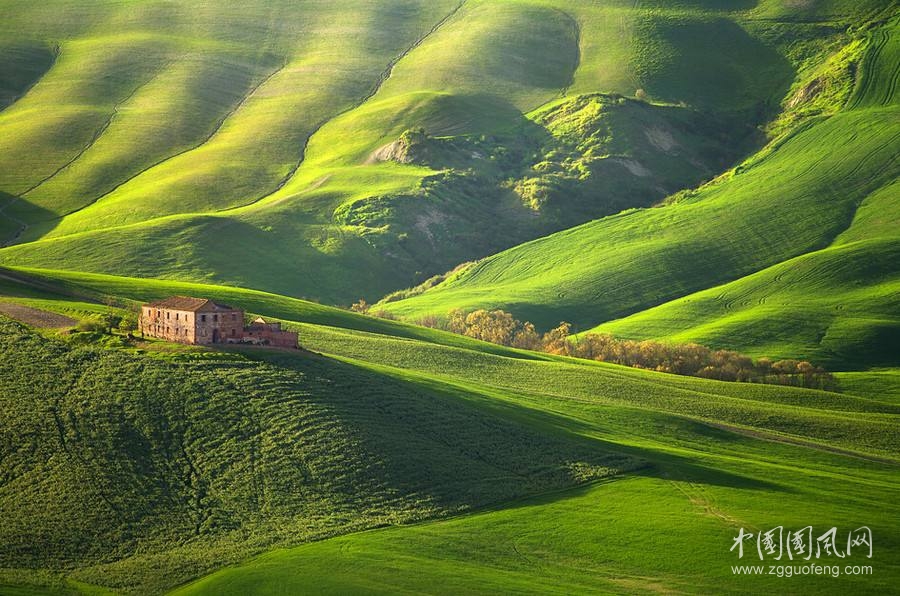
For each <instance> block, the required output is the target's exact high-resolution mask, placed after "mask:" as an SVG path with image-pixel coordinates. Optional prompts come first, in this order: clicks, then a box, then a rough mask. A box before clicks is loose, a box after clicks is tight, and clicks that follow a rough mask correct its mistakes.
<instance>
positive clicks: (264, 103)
mask: <svg viewBox="0 0 900 596" xmlns="http://www.w3.org/2000/svg"><path fill="white" fill-rule="evenodd" d="M78 8H79V3H78V2H75V1H73V0H68V1H62V0H58V1H56V2H53V3H51V4H48V5H47V7H45V8H24V7H18V10H17V8H16V7H13V6H10V10H9V12H15V13H16V15H15V17H14V18H11V19H9V20H8V21H7V22H6V24H5V25H4V27H3V28H0V40H3V39H8V40H9V44H10V46H9V47H10V48H16V47H21V44H23V43H26V42H27V43H29V44H35V43H37V42H36V41H35V38H38V39H39V40H41V43H44V44H45V45H51V46H52V47H56V46H58V47H59V56H58V58H57V59H56V62H55V63H54V64H53V65H52V67H50V69H49V70H47V71H46V72H44V73H43V75H42V76H41V77H40V78H39V79H38V80H37V81H36V83H34V80H33V77H34V76H35V75H34V74H32V75H31V77H32V79H29V78H28V76H29V75H28V73H29V72H33V71H29V70H28V68H29V66H28V64H30V62H28V61H29V60H35V61H38V62H39V59H38V58H37V57H35V58H32V57H31V56H32V54H23V52H21V51H18V50H16V51H13V50H12V49H11V50H10V53H9V56H10V60H16V62H15V63H14V64H13V67H14V68H16V69H17V70H16V72H19V71H23V73H22V74H21V75H17V77H16V78H15V80H16V81H20V83H18V84H19V86H20V87H21V88H22V89H23V90H24V89H26V88H27V89H28V93H27V94H25V95H24V96H22V97H19V98H18V100H17V101H16V102H15V103H13V104H12V105H10V106H9V107H7V108H6V110H4V111H3V112H2V113H0V130H2V131H3V132H4V134H3V135H2V137H3V139H4V140H3V142H2V143H3V144H2V145H0V149H2V151H0V153H3V157H2V158H0V159H2V160H4V161H2V162H0V191H3V192H4V193H6V194H7V195H9V196H8V197H7V199H5V200H4V203H6V205H2V204H0V222H2V225H0V232H2V233H3V234H5V237H6V242H7V243H16V244H17V245H16V246H14V247H12V248H10V249H9V250H2V251H0V262H3V263H5V264H13V265H27V266H37V267H45V268H54V269H63V268H77V269H80V270H87V271H92V272H98V273H113V274H117V275H126V276H131V275H140V276H144V277H147V276H151V277H178V278H180V279H182V280H185V281H194V280H198V279H199V280H208V281H215V282H216V283H227V284H236V285H243V286H251V287H256V288H260V289H265V290H268V291H274V292H278V293H285V294H291V295H297V296H307V297H311V298H316V299H320V300H325V301H328V302H331V303H341V304H349V303H350V302H352V301H353V300H355V299H356V298H358V297H359V296H365V297H367V298H368V299H369V300H370V301H373V300H375V299H377V298H379V297H381V296H383V295H384V294H387V293H388V292H390V291H393V290H397V289H400V288H403V287H406V286H409V285H412V284H415V283H417V282H420V281H422V280H424V279H425V278H427V277H429V276H431V275H433V274H436V273H441V272H443V271H446V270H448V269H450V268H452V267H453V266H455V265H456V264H458V263H460V262H463V261H466V260H470V259H472V258H477V257H483V256H485V255H487V254H490V253H493V252H497V251H499V250H502V249H504V248H508V247H510V246H512V245H515V244H518V243H520V242H523V241H526V240H530V239H533V238H536V237H538V236H543V235H545V234H547V233H549V232H552V231H556V230H559V229H562V228H565V227H569V226H571V225H575V224H578V223H582V222H584V221H587V220H589V219H592V218H595V217H599V216H602V215H607V214H610V213H614V212H616V211H618V210H620V209H622V208H627V207H642V206H646V205H648V204H651V203H653V202H655V201H658V200H661V199H663V198H664V197H665V196H666V195H667V194H669V193H671V192H674V191H677V190H680V189H683V188H689V187H691V186H694V185H696V184H697V183H699V182H702V181H703V180H706V179H709V178H711V177H712V176H714V175H715V174H716V173H718V172H720V171H721V170H723V169H725V168H727V167H728V166H729V165H732V164H733V163H734V162H735V161H736V160H737V159H738V158H739V157H741V156H742V155H746V153H747V152H749V151H750V150H751V149H752V148H753V147H754V146H756V145H758V144H759V139H758V138H754V137H752V135H751V134H750V133H751V132H752V131H753V126H754V125H756V124H759V123H760V122H761V120H762V119H764V118H766V117H768V116H771V115H772V114H773V113H774V111H775V106H777V103H778V101H779V99H780V97H781V95H782V94H783V93H784V92H785V91H786V90H787V88H788V87H789V86H790V83H791V80H792V79H793V78H794V75H795V70H796V68H797V65H796V64H794V63H792V61H791V59H790V57H789V56H786V55H784V52H785V51H786V50H785V49H784V48H785V47H788V46H787V44H786V40H776V41H775V42H769V41H768V40H765V39H763V38H761V37H760V36H759V35H758V34H757V33H756V32H755V29H754V23H757V22H758V21H759V20H760V19H762V18H765V19H769V18H772V17H769V16H761V15H757V14H756V13H755V12H754V11H748V10H745V9H747V8H749V7H739V8H740V9H739V10H736V11H722V10H721V9H720V7H719V6H715V5H704V4H695V5H677V6H669V7H661V6H655V5H648V6H643V5H637V6H636V5H634V4H633V3H631V2H618V1H613V0H609V1H606V2H601V3H594V4H591V5H590V6H587V5H583V4H582V3H572V2H565V1H562V0H552V1H551V0H540V1H539V0H514V1H513V0H505V1H503V2H499V3H497V2H492V3H487V2H482V1H476V0H469V1H467V2H463V3H458V2H449V1H448V2H441V3H434V2H428V3H424V2H412V1H410V2H404V3H402V4H398V5H392V6H391V7H387V6H375V5H372V4H371V3H367V2H345V3H342V4H341V5H339V6H332V5H331V4H330V3H322V2H317V3H313V4H306V5H302V6H295V5H291V6H289V7H285V6H274V5H270V3H251V4H249V5H247V6H246V7H244V8H243V9H242V11H243V12H242V14H243V15H244V19H245V21H250V22H257V23H259V27H258V28H256V29H253V28H247V27H243V26H242V25H241V23H242V22H245V21H241V20H239V19H236V18H235V17H234V15H231V14H230V13H226V16H221V17H220V16H219V12H221V10H222V9H221V7H220V6H219V4H218V3H217V2H215V1H212V0H209V1H206V2H202V3H171V4H167V5H165V7H163V6H159V7H157V6H155V4H153V3H147V4H146V5H142V8H139V9H136V10H129V9H126V8H124V7H122V6H119V5H118V4H116V3H111V4H110V5H109V6H107V7H105V8H94V9H93V13H91V14H90V15H89V16H90V17H91V18H93V19H94V20H95V21H96V22H97V23H98V24H97V25H96V26H95V27H94V28H93V30H92V31H91V32H87V31H85V30H84V29H83V28H82V27H80V26H79V22H80V21H79V19H77V18H67V16H66V15H70V14H74V13H75V12H76V11H77V10H78ZM54 11H55V12H54ZM840 11H843V12H842V13H841V16H839V17H831V18H833V19H835V20H838V21H843V22H847V23H851V22H854V20H855V19H860V18H862V17H861V16H860V15H867V14H869V13H870V12H871V11H870V10H868V9H866V8H865V7H863V8H861V9H859V12H858V13H857V12H856V10H855V9H854V10H851V9H850V8H847V7H841V8H840ZM54 14H55V15H56V16H54ZM275 14H277V15H278V17H277V25H276V23H275V20H274V19H275V17H273V15H275ZM348 20H352V22H353V26H352V28H350V29H342V28H337V27H335V26H334V23H336V22H347V21H348ZM107 30H114V31H115V33H114V34H108V35H103V34H97V33H95V32H97V31H99V32H105V31H107ZM836 36H837V37H840V35H837V34H836V33H835V31H834V30H833V29H832V28H830V27H827V26H824V25H823V26H820V27H816V26H815V25H812V26H809V27H805V28H797V31H796V32H795V33H794V34H793V38H792V39H790V40H788V41H790V43H791V44H792V45H791V46H790V47H793V46H795V45H799V46H804V47H805V45H810V44H812V45H815V44H818V43H820V40H822V39H833V38H835V37H836ZM53 44H55V45H53ZM2 47H4V46H2V45H0V48H2ZM147 48H152V50H150V51H148V50H147ZM22 62H25V64H21V63H22ZM42 64H43V63H38V64H35V65H34V66H33V68H36V69H40V68H44V67H45V66H42ZM798 64H799V63H798ZM29 80H31V82H32V83H34V85H33V86H32V87H30V88H28V87H27V83H28V81H29ZM96 81H101V82H102V85H97V84H95V82H96ZM311 83H312V84H311ZM638 90H640V94H642V97H645V98H646V99H648V100H649V101H651V102H655V103H657V104H660V105H664V106H668V109H660V110H657V111H656V112H655V113H652V112H650V111H648V110H639V109H622V110H615V113H614V114H612V115H611V116H610V117H609V118H605V117H604V119H603V120H602V121H601V123H600V126H601V127H604V128H608V129H609V130H608V131H604V130H603V128H601V131H600V132H601V133H602V134H599V135H595V137H594V140H593V141H592V142H591V143H590V144H582V145H581V146H579V147H578V148H577V151H576V154H575V155H574V156H573V157H572V158H571V159H569V157H568V156H565V159H569V162H566V163H562V164H561V167H562V169H563V170H567V171H568V173H567V174H566V175H565V176H562V177H561V176H560V172H558V171H555V170H554V168H556V167H560V166H557V165H551V166H550V167H549V169H548V166H547V164H556V163H557V162H556V161H554V160H555V158H556V157H557V156H558V157H559V161H560V162H564V161H565V159H564V156H562V155H560V152H561V151H571V150H572V149H571V148H568V147H567V143H568V140H567V139H565V138H559V135H558V134H555V131H554V130H553V127H552V126H549V125H548V124H547V123H546V122H543V121H541V120H540V115H541V114H544V113H545V112H542V111H540V110H538V111H535V110H536V109H537V108H540V107H542V106H547V105H551V106H552V105H553V104H554V103H555V102H558V101H559V100H560V99H563V98H572V99H573V100H576V101H577V99H578V98H579V97H580V96H581V95H582V94H592V93H598V92H599V93H614V94H621V95H624V96H634V95H635V94H637V93H638ZM50 106H54V107H53V108H52V109H51V107H50ZM46 112H52V114H53V117H52V118H47V117H45V116H43V114H44V113H46ZM399 115H402V116H399ZM698 122H703V124H702V125H701V126H697V123H698ZM415 127H424V128H425V130H426V131H427V132H428V133H429V134H431V135H434V136H436V137H439V138H447V137H449V138H452V139H456V140H457V142H459V143H462V144H469V145H471V144H472V143H474V142H480V141H479V139H482V138H485V137H487V142H488V146H489V147H497V146H499V150H497V151H492V150H490V149H487V150H486V149H485V148H483V147H473V148H471V149H466V153H465V155H467V156H469V157H467V160H466V161H465V163H459V162H456V163H454V164H453V165H452V166H451V167H447V164H440V163H432V164H429V165H430V167H426V166H424V165H420V164H415V163H413V164H397V163H392V162H381V161H375V162H373V161H372V160H371V159H370V156H371V155H372V154H373V152H375V151H376V150H378V149H379V148H381V147H383V146H385V145H386V144H388V143H391V142H392V141H395V140H396V139H397V138H398V137H399V136H400V135H401V133H403V132H404V131H405V130H407V129H410V128H415ZM645 135H646V138H645ZM610 138H611V139H612V141H611V142H610ZM642 139H643V141H642ZM648 139H649V141H650V143H651V144H652V146H650V149H651V150H652V151H651V152H650V154H648V153H647V151H642V150H641V149H640V144H641V143H642V142H643V144H644V145H646V144H647V142H648ZM44 146H46V147H47V150H46V151H44V150H43V147H44ZM726 147H728V149H726ZM471 155H483V156H484V157H483V158H482V157H471ZM586 172H587V173H588V174H586ZM586 176H592V182H591V183H590V184H589V185H587V186H583V187H582V190H581V192H580V194H578V193H575V194H573V193H572V192H571V188H572V187H573V185H574V186H578V185H580V184H581V183H582V182H583V180H584V179H585V177H586ZM509 179H513V180H520V181H521V185H520V186H521V187H522V188H524V189H526V190H524V191H522V192H520V193H519V194H517V193H515V192H510V187H509V185H508V184H507V181H508V180H509ZM476 188H480V189H483V190H482V193H481V196H478V195H475V196H473V189H476ZM535 188H537V189H539V191H538V194H539V195H541V196H540V200H541V201H543V200H545V199H546V200H548V201H549V202H548V204H547V206H546V207H545V208H544V209H541V210H537V211H536V210H534V209H533V208H532V206H533V205H532V204H533V203H534V197H533V196H532V192H533V191H534V189H535ZM528 189H530V190H528ZM520 195H521V196H520ZM545 195H546V196H545ZM598 197H600V198H601V200H600V201H598ZM351 205H352V206H355V208H356V212H358V213H360V214H361V215H360V216H359V217H354V218H352V219H351V220H347V219H346V218H340V217H338V214H339V213H341V212H342V210H345V209H347V207H348V206H351ZM461 236H462V237H465V239H466V241H465V242H458V239H459V238H460V237H461ZM235 239H237V240H239V242H235ZM98 244H102V245H106V246H109V245H115V246H117V250H116V257H115V258H112V257H111V253H110V251H106V250H103V251H98V250H96V249H95V247H96V246H97V245H98ZM185 245H190V246H192V247H195V248H194V250H192V251H189V252H186V251H184V250H183V247H184V246H185ZM151 253H152V256H151ZM160 257H162V258H160ZM75 263H77V265H76V266H74V267H73V265H74V264H75ZM288 268H290V269H294V268H299V270H298V271H296V274H294V275H290V276H286V275H284V274H283V273H282V272H283V271H284V270H285V269H288ZM351 277H352V282H351V281H350V278H351Z"/></svg>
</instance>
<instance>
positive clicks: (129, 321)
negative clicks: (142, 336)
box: [119, 312, 138, 333]
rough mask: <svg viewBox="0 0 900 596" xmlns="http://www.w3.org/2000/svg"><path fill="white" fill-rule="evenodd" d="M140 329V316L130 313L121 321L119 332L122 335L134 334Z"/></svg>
mask: <svg viewBox="0 0 900 596" xmlns="http://www.w3.org/2000/svg"><path fill="white" fill-rule="evenodd" d="M137 327H138V314H137V313H134V312H129V313H127V314H126V315H125V316H123V317H122V320H121V321H119V331H121V332H122V333H134V332H135V331H136V330H137Z"/></svg>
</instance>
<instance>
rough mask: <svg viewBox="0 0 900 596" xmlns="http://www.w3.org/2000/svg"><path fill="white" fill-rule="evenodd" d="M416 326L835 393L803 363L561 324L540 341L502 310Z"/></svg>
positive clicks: (458, 314)
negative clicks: (578, 330)
mask: <svg viewBox="0 0 900 596" xmlns="http://www.w3.org/2000/svg"><path fill="white" fill-rule="evenodd" d="M417 323H418V324H419V325H423V326H425V327H432V328H438V329H444V330H446V331H451V332H453V333H458V334H460V335H465V336H468V337H473V338H475V339H480V340H483V341H488V342H491V343H495V344H500V345H504V346H510V347H514V348H523V349H526V350H538V351H544V352H547V353H550V354H561V355H565V356H572V357H575V358H585V359H588V360H597V361H600V362H610V363H613V364H622V365H625V366H631V367H634V368H643V369H647V370H655V371H659V372H667V373H672V374H677V375H687V376H694V377H703V378H706V379H718V380H720V381H738V382H748V383H774V384H779V385H794V386H799V387H807V388H814V389H835V388H836V386H837V385H836V382H835V380H834V377H833V376H832V375H831V374H830V373H828V372H827V371H825V370H824V369H823V368H821V367H818V366H815V365H813V364H811V363H809V362H806V361H799V360H779V361H775V362H773V361H772V360H771V359H769V358H758V359H756V360H754V359H752V358H750V357H749V356H746V355H744V354H741V353H739V352H734V351H731V350H713V349H712V348H708V347H706V346H702V345H699V344H668V343H662V342H658V341H653V340H644V341H634V340H627V339H624V340H623V339H616V338H615V337H613V336H611V335H608V334H596V333H589V334H586V335H583V336H581V337H579V338H578V339H574V338H573V337H572V326H571V325H570V324H569V323H565V322H563V323H560V324H559V325H558V326H557V327H555V328H554V329H551V330H550V331H548V332H546V333H544V334H543V335H541V334H539V333H538V332H537V331H536V330H535V328H534V325H532V324H531V323H529V322H528V321H524V322H523V321H519V320H518V319H515V318H513V316H512V315H511V314H510V313H508V312H505V311H502V310H492V311H488V310H483V309H482V310H475V311H471V312H464V311H462V310H458V309H457V310H452V311H450V313H449V314H448V316H447V318H446V319H440V318H438V317H436V316H428V317H425V318H422V319H420V320H418V321H417Z"/></svg>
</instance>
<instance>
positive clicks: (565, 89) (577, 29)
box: [553, 8, 581, 97]
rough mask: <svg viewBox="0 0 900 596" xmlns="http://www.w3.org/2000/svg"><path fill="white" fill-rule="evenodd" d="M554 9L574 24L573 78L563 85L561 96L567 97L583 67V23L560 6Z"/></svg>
mask: <svg viewBox="0 0 900 596" xmlns="http://www.w3.org/2000/svg"><path fill="white" fill-rule="evenodd" d="M553 10H555V11H556V12H558V13H559V14H561V15H563V17H564V18H566V19H568V20H569V22H570V23H571V25H572V33H573V36H574V38H575V59H574V60H573V61H572V79H571V80H570V81H569V84H568V85H566V86H565V87H563V89H562V91H561V92H560V97H566V96H567V95H568V94H569V89H570V88H571V87H572V85H574V84H575V76H576V75H577V74H578V69H579V68H580V67H581V24H580V23H579V22H578V20H577V19H576V18H575V17H573V16H572V15H571V14H569V13H567V12H566V11H564V10H561V9H559V8H555V9H553Z"/></svg>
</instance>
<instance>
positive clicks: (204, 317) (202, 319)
mask: <svg viewBox="0 0 900 596" xmlns="http://www.w3.org/2000/svg"><path fill="white" fill-rule="evenodd" d="M200 320H201V321H203V322H204V323H205V322H206V315H200Z"/></svg>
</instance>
